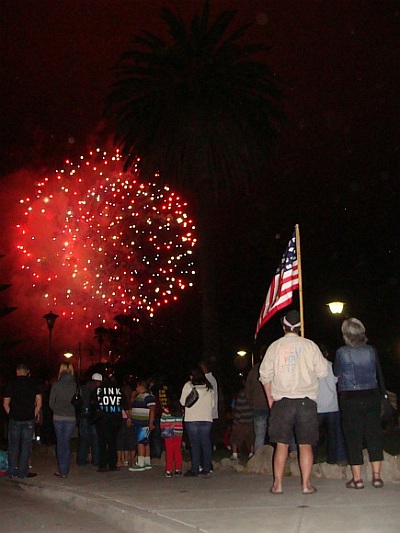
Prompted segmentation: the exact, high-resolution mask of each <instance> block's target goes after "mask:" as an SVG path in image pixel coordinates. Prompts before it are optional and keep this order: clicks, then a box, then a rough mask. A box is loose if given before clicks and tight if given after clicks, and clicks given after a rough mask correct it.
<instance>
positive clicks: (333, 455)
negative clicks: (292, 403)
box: [313, 411, 347, 464]
mask: <svg viewBox="0 0 400 533" xmlns="http://www.w3.org/2000/svg"><path fill="white" fill-rule="evenodd" d="M318 424H319V426H320V427H321V426H322V425H324V424H325V425H326V429H327V435H326V451H327V458H326V461H327V463H330V464H335V463H338V462H340V461H345V460H346V459H347V454H346V447H345V444H344V437H343V432H342V426H341V421H340V412H339V411H333V412H330V413H318ZM313 451H314V460H315V459H316V458H317V456H318V444H317V445H316V446H315V447H314V449H313Z"/></svg>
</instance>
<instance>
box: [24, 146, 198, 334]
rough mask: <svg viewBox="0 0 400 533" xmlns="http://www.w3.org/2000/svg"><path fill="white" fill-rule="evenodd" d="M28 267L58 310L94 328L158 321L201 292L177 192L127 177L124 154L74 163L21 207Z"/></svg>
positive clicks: (190, 231)
mask: <svg viewBox="0 0 400 533" xmlns="http://www.w3.org/2000/svg"><path fill="white" fill-rule="evenodd" d="M21 204H22V205H23V206H24V207H25V213H24V214H25V220H24V222H23V223H22V224H19V225H18V229H19V234H20V242H19V244H18V248H19V250H20V251H21V253H22V255H23V258H24V261H23V264H22V269H23V270H25V271H27V272H29V273H30V275H31V276H32V286H33V290H34V291H38V292H39V294H40V296H41V297H42V298H43V299H44V300H45V303H46V306H47V307H48V308H51V309H54V310H57V312H58V313H60V314H62V315H64V316H66V317H70V318H71V319H72V318H75V319H78V318H79V319H80V320H82V321H84V323H85V325H86V327H89V326H91V325H93V324H94V323H98V321H99V319H100V320H101V321H103V322H105V321H106V319H109V318H110V317H113V316H115V315H116V314H122V313H126V314H130V315H134V316H136V317H139V315H141V314H143V313H146V314H147V315H148V316H149V317H151V316H153V314H154V312H155V311H156V309H157V308H159V307H161V306H163V305H167V304H168V303H170V302H172V301H174V300H177V299H178V294H179V293H180V291H182V290H183V289H185V288H187V287H189V286H191V285H192V284H193V277H194V274H195V271H194V265H193V250H194V247H195V244H196V238H195V234H194V230H195V227H194V224H193V220H191V218H190V216H189V215H188V214H187V212H186V209H187V203H186V202H185V201H184V200H183V199H182V198H181V197H179V196H178V195H176V194H175V193H174V192H173V191H172V190H171V189H170V188H169V187H167V186H164V187H162V188H161V187H160V186H157V185H156V184H155V183H141V182H140V181H138V179H137V176H135V175H134V174H124V173H123V172H122V161H121V158H120V156H119V153H118V151H116V152H115V153H114V154H113V155H112V156H111V157H110V156H108V155H107V153H106V152H104V151H101V150H100V149H97V150H96V151H94V152H89V156H88V157H86V158H85V157H83V156H81V158H80V161H79V163H78V164H75V163H74V162H73V161H66V167H65V168H64V169H62V170H60V171H56V173H55V176H51V177H45V178H44V179H43V180H42V181H41V182H40V183H37V184H36V194H35V197H34V198H32V199H30V198H26V199H24V200H21Z"/></svg>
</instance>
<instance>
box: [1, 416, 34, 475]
mask: <svg viewBox="0 0 400 533" xmlns="http://www.w3.org/2000/svg"><path fill="white" fill-rule="evenodd" d="M34 431H35V421H34V420H24V421H19V420H13V419H12V418H10V420H9V422H8V475H9V476H10V477H14V476H18V477H26V476H27V475H28V469H29V454H30V450H31V444H32V439H33V434H34Z"/></svg>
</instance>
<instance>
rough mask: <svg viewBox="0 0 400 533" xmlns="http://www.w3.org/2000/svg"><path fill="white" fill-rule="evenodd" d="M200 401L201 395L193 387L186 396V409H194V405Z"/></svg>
mask: <svg viewBox="0 0 400 533" xmlns="http://www.w3.org/2000/svg"><path fill="white" fill-rule="evenodd" d="M198 399H199V393H198V391H197V389H196V387H193V385H192V390H191V391H190V392H189V394H188V395H187V396H186V400H185V407H192V405H194V404H195V403H196V402H197V400H198Z"/></svg>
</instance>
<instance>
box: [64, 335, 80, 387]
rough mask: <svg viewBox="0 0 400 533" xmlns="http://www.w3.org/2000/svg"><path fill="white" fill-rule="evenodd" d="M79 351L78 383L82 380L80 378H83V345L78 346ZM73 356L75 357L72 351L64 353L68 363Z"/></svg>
mask: <svg viewBox="0 0 400 533" xmlns="http://www.w3.org/2000/svg"><path fill="white" fill-rule="evenodd" d="M74 351H75V350H74ZM77 351H78V381H79V380H80V377H81V366H82V346H81V343H79V344H78V348H77ZM73 356H74V354H73V353H72V350H71V351H68V352H65V353H64V357H65V358H66V359H67V360H68V361H69V360H70V359H71V357H73Z"/></svg>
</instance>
